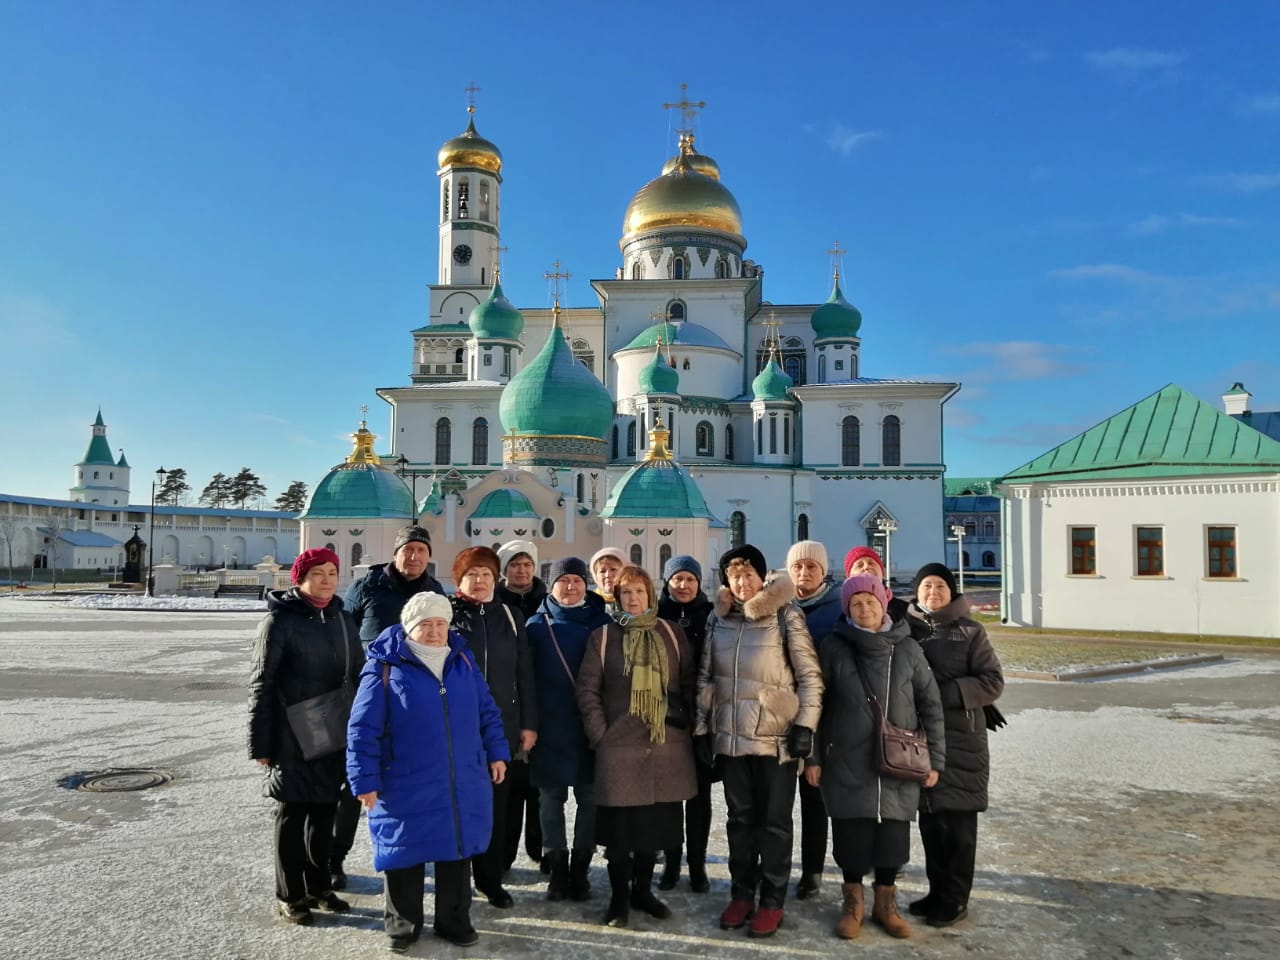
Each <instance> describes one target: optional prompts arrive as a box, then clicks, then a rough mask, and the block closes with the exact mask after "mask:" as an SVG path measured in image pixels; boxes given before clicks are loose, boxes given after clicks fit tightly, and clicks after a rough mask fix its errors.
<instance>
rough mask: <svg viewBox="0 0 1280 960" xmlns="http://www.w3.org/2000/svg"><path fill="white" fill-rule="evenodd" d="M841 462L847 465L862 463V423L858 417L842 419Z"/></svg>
mask: <svg viewBox="0 0 1280 960" xmlns="http://www.w3.org/2000/svg"><path fill="white" fill-rule="evenodd" d="M840 463H841V465H842V466H846V467H856V466H858V465H859V464H861V463H862V424H860V423H859V422H858V418H857V417H845V418H844V419H843V420H841V421H840Z"/></svg>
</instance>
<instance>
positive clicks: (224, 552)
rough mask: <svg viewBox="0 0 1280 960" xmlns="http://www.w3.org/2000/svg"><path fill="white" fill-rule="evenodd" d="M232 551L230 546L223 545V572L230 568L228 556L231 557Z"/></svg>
mask: <svg viewBox="0 0 1280 960" xmlns="http://www.w3.org/2000/svg"><path fill="white" fill-rule="evenodd" d="M230 551H231V548H230V547H228V546H227V545H226V544H225V543H224V544H223V545H222V569H223V570H226V569H228V567H227V556H228V555H229V553H230Z"/></svg>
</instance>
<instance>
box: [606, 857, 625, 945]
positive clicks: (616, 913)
mask: <svg viewBox="0 0 1280 960" xmlns="http://www.w3.org/2000/svg"><path fill="white" fill-rule="evenodd" d="M605 857H607V858H608V861H609V909H608V910H607V911H605V915H604V922H605V924H606V926H610V927H625V926H626V925H627V920H628V919H629V916H630V912H631V909H630V908H631V854H629V853H610V852H609V851H605Z"/></svg>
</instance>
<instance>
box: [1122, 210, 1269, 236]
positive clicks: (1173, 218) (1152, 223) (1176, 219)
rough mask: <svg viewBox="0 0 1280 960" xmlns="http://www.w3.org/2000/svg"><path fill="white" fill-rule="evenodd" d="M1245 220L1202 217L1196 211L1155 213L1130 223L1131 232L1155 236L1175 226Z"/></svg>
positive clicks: (1229, 224)
mask: <svg viewBox="0 0 1280 960" xmlns="http://www.w3.org/2000/svg"><path fill="white" fill-rule="evenodd" d="M1243 225H1244V221H1243V220H1240V219H1237V218H1236V217H1202V216H1199V215H1197V214H1194V213H1179V214H1173V215H1168V214H1162V213H1155V214H1152V215H1151V216H1149V217H1143V218H1142V219H1141V220H1135V221H1133V223H1131V224H1129V233H1131V234H1133V235H1134V236H1138V237H1149V236H1154V235H1155V234H1157V233H1164V232H1165V231H1166V230H1171V229H1173V228H1175V227H1239V226H1243Z"/></svg>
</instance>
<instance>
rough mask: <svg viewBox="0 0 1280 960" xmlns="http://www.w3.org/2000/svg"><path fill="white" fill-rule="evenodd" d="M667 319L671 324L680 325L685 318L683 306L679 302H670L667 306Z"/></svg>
mask: <svg viewBox="0 0 1280 960" xmlns="http://www.w3.org/2000/svg"><path fill="white" fill-rule="evenodd" d="M667 319H668V320H670V321H671V322H672V323H681V322H683V321H684V320H685V319H686V317H685V309H684V304H683V303H682V302H681V301H679V300H672V301H671V302H670V303H669V304H667Z"/></svg>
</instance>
